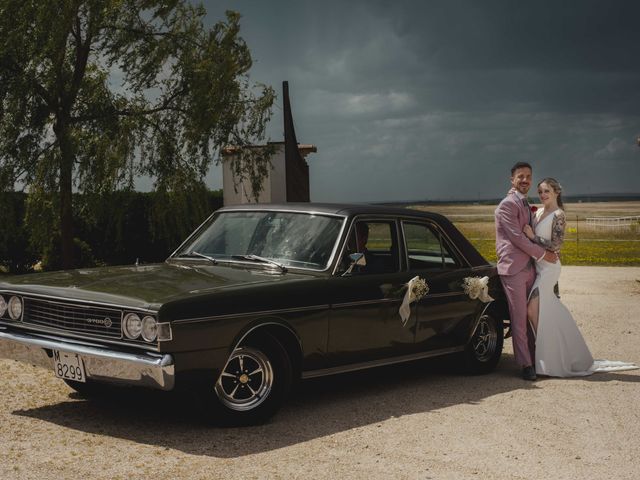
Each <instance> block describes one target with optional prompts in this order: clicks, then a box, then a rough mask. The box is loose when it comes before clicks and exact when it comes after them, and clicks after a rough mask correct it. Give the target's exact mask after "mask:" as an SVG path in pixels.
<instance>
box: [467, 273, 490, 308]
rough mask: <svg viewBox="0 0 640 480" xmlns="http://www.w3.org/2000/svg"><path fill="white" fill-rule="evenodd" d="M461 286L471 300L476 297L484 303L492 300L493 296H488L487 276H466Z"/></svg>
mask: <svg viewBox="0 0 640 480" xmlns="http://www.w3.org/2000/svg"><path fill="white" fill-rule="evenodd" d="M462 288H463V289H464V293H466V294H467V295H469V298H470V299H472V300H475V299H476V298H478V299H480V301H481V302H484V303H489V302H493V298H491V297H490V296H489V277H482V278H480V277H466V278H465V279H464V280H463V283H462Z"/></svg>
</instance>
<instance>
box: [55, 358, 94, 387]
mask: <svg viewBox="0 0 640 480" xmlns="http://www.w3.org/2000/svg"><path fill="white" fill-rule="evenodd" d="M53 372H54V373H55V375H56V377H58V378H64V379H65V380H73V381H74V382H83V383H84V382H86V381H87V379H86V377H85V375H84V364H83V363H82V359H81V358H80V355H78V354H77V353H67V352H61V351H59V350H54V351H53Z"/></svg>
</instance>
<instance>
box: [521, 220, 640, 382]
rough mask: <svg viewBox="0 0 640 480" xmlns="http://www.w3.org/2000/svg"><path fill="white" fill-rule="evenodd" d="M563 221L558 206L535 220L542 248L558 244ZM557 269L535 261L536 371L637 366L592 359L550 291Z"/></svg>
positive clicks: (580, 372) (566, 373) (576, 372)
mask: <svg viewBox="0 0 640 480" xmlns="http://www.w3.org/2000/svg"><path fill="white" fill-rule="evenodd" d="M541 213H542V209H540V210H538V215H537V218H540V214H541ZM554 219H555V220H554ZM564 225H565V222H564V212H563V211H562V210H560V209H558V210H556V211H555V212H553V213H551V214H549V215H547V216H545V217H544V218H543V219H542V220H541V221H538V222H537V224H536V227H535V234H536V242H538V243H540V244H541V245H542V246H544V247H546V248H553V247H555V248H556V249H557V248H559V247H560V244H561V243H562V240H563V238H564ZM560 269H561V265H560V262H559V261H558V262H557V263H549V262H546V261H545V260H540V261H539V262H536V271H537V275H536V280H535V283H534V284H533V287H532V288H531V295H530V297H531V296H532V295H533V294H534V293H535V292H536V289H537V291H538V295H539V299H540V303H539V305H540V310H539V314H538V331H537V332H536V353H535V368H536V373H537V374H538V375H548V376H552V377H577V376H585V375H591V374H592V373H595V372H611V371H620V370H633V369H636V368H638V367H637V366H636V365H634V364H633V363H625V362H616V361H609V360H595V361H594V359H593V357H592V356H591V352H590V351H589V348H588V347H587V344H586V343H585V341H584V338H582V335H581V334H580V330H579V329H578V326H577V325H576V323H575V321H574V320H573V317H572V316H571V313H570V312H569V310H568V309H567V307H565V306H564V305H563V304H562V302H561V301H560V299H558V297H556V295H555V293H554V292H553V288H554V286H555V284H556V282H557V281H558V278H559V277H560Z"/></svg>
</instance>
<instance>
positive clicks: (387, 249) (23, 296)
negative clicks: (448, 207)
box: [0, 204, 508, 425]
mask: <svg viewBox="0 0 640 480" xmlns="http://www.w3.org/2000/svg"><path fill="white" fill-rule="evenodd" d="M478 297H479V298H478ZM507 317H508V311H507V308H506V303H505V300H504V294H503V292H502V289H501V286H500V282H499V279H498V276H497V273H496V269H495V267H494V266H493V265H491V264H489V263H488V262H487V261H486V260H485V259H484V258H483V257H482V256H481V255H480V254H479V253H478V252H477V250H476V249H475V248H474V247H473V246H472V245H471V244H470V243H469V242H468V241H467V240H466V239H465V238H464V236H463V235H462V234H461V233H460V232H459V231H458V230H457V229H456V228H455V227H454V226H453V225H452V224H451V223H450V222H449V221H448V220H447V219H446V218H445V217H443V216H441V215H437V214H431V213H424V212H418V211H414V210H409V209H399V208H386V207H374V206H365V205H358V206H355V205H323V204H284V205H246V206H237V207H227V208H222V209H220V210H218V211H216V212H215V213H214V214H213V215H212V216H211V217H210V218H209V219H207V220H206V221H205V222H204V223H203V224H202V225H201V226H200V227H199V228H198V229H197V230H196V231H195V232H194V233H193V234H192V235H191V236H190V237H189V238H188V239H187V240H186V241H185V242H184V243H183V244H182V245H181V246H180V247H179V248H178V249H177V250H176V251H175V252H174V253H173V254H172V255H171V256H170V257H169V258H168V259H167V260H166V261H165V262H164V263H162V264H154V265H136V266H122V267H108V268H97V269H86V270H73V271H63V272H53V273H43V274H32V275H25V276H17V277H12V278H9V279H8V280H6V281H4V282H1V283H0V357H2V358H11V359H15V360H19V361H23V362H26V363H30V364H33V365H39V366H43V367H45V368H48V369H51V370H52V371H53V372H54V374H55V375H56V376H57V377H59V378H61V379H63V380H64V381H65V382H67V384H69V385H70V386H71V387H72V388H74V389H75V390H77V391H78V392H80V393H83V394H86V395H89V394H92V393H93V394H95V393H96V392H98V391H99V390H100V388H104V386H105V385H120V386H127V385H130V386H143V387H151V388H157V389H162V390H172V389H174V388H177V387H181V388H185V389H189V390H191V391H193V392H196V393H197V398H198V399H199V402H200V403H201V404H202V405H203V406H204V407H205V408H204V409H203V411H204V412H205V413H206V414H207V416H208V417H209V418H211V419H212V420H214V421H216V422H219V423H227V424H236V425H238V424H251V423H258V422H261V421H264V420H266V419H267V418H269V417H270V416H271V415H273V414H274V413H275V412H276V410H277V409H278V407H279V406H280V405H281V404H282V402H283V401H284V400H285V398H286V397H287V394H288V393H289V390H290V388H291V386H292V384H293V383H294V382H295V381H296V380H298V379H300V378H302V379H304V378H310V377H318V376H323V375H332V374H336V373H341V372H347V371H352V370H358V369H364V368H370V367H376V366H380V365H387V364H392V363H399V362H406V361H410V360H416V359H420V358H425V357H432V356H437V355H445V354H452V353H457V354H458V355H459V357H460V360H461V362H462V364H463V365H465V366H466V368H467V369H468V371H470V372H472V373H486V372H489V371H491V370H492V369H493V368H494V367H495V365H496V364H497V362H498V360H499V358H500V355H501V352H502V344H503V322H504V320H505V319H507Z"/></svg>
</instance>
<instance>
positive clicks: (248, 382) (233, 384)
mask: <svg viewBox="0 0 640 480" xmlns="http://www.w3.org/2000/svg"><path fill="white" fill-rule="evenodd" d="M291 382H292V369H291V361H290V359H289V356H288V355H287V352H286V350H285V348H284V347H283V346H282V344H281V343H280V342H279V341H278V340H277V339H276V338H274V337H273V336H271V335H269V334H267V333H266V332H264V333H262V334H259V335H256V336H254V337H253V338H252V339H251V340H249V341H247V342H246V343H244V344H243V345H241V346H239V347H237V348H236V349H235V350H234V351H233V352H232V353H231V355H230V356H229V359H228V360H227V364H226V365H225V367H224V369H223V371H222V373H221V374H220V377H219V378H218V380H217V382H216V383H215V385H214V386H213V387H205V389H204V391H201V392H200V397H201V399H203V400H204V402H203V405H202V407H203V408H204V413H205V415H206V418H207V419H208V420H209V421H210V422H212V423H214V424H218V425H225V426H243V425H255V424H260V423H264V422H265V421H266V420H268V419H269V418H270V417H272V416H273V415H274V414H275V413H276V412H277V411H278V409H279V408H280V406H281V405H282V403H283V402H284V400H285V399H286V397H287V396H288V394H289V391H290V389H291Z"/></svg>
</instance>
